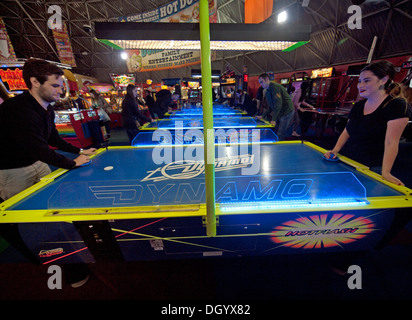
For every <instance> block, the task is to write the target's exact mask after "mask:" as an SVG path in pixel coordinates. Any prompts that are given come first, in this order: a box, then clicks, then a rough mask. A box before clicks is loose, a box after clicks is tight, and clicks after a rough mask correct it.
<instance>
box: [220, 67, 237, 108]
mask: <svg viewBox="0 0 412 320" xmlns="http://www.w3.org/2000/svg"><path fill="white" fill-rule="evenodd" d="M236 80H237V79H236V76H235V72H234V71H231V72H230V73H225V74H223V75H222V76H221V77H220V102H221V103H226V102H227V103H228V104H230V100H231V99H233V98H234V97H235V92H236V90H237V88H238V86H237V81H236Z"/></svg>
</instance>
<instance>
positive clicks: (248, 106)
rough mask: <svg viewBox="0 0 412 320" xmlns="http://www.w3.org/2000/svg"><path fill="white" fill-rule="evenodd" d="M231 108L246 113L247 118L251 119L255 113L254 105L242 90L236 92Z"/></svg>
mask: <svg viewBox="0 0 412 320" xmlns="http://www.w3.org/2000/svg"><path fill="white" fill-rule="evenodd" d="M233 107H235V108H239V109H242V110H244V111H246V112H247V114H248V116H251V117H253V116H254V115H255V114H256V111H257V108H256V105H255V103H254V102H253V100H252V98H251V97H250V96H249V95H248V94H247V93H246V92H244V91H243V90H242V89H237V90H236V93H235V99H234V101H233Z"/></svg>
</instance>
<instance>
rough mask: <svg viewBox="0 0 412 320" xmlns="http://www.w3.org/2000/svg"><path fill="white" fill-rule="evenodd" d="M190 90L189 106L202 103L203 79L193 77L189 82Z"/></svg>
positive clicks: (188, 95)
mask: <svg viewBox="0 0 412 320" xmlns="http://www.w3.org/2000/svg"><path fill="white" fill-rule="evenodd" d="M187 86H188V87H189V90H188V92H187V103H188V104H189V106H199V105H201V104H202V90H201V80H199V79H192V80H191V81H188V82H187Z"/></svg>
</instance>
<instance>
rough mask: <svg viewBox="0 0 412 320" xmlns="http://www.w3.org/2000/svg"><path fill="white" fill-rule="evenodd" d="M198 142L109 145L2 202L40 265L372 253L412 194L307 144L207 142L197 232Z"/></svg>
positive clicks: (2, 218)
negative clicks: (211, 169)
mask: <svg viewBox="0 0 412 320" xmlns="http://www.w3.org/2000/svg"><path fill="white" fill-rule="evenodd" d="M202 150H203V147H202V146H180V147H178V148H177V147H176V146H162V145H158V146H156V147H150V148H149V147H145V146H142V147H139V148H135V147H109V148H107V149H100V150H99V152H98V154H97V155H96V156H94V157H93V158H92V163H91V164H89V165H87V166H84V167H79V168H76V169H72V170H63V169H59V170H56V171H54V172H52V173H51V174H50V175H48V176H46V177H45V178H43V179H42V180H41V181H40V182H39V183H38V184H36V185H34V186H32V187H30V188H29V189H27V190H25V191H23V192H22V193H20V194H18V195H16V196H14V197H13V198H11V199H8V200H7V201H5V202H3V203H1V204H0V211H1V212H0V213H1V214H0V223H2V224H17V226H18V232H19V233H20V236H21V238H22V240H23V242H24V244H25V245H26V246H27V248H28V249H29V250H30V252H32V253H33V255H35V256H36V257H37V259H39V260H40V261H41V262H42V263H44V264H47V263H52V262H53V263H74V262H88V263H91V262H100V261H132V260H156V259H179V258H193V257H208V256H241V255H271V254H291V253H316V252H334V251H342V252H343V251H352V250H359V249H362V250H363V249H367V248H373V247H374V246H375V245H376V244H377V243H378V242H379V241H380V240H381V239H382V237H383V236H384V235H385V234H386V232H387V230H388V228H389V226H390V225H391V223H392V221H393V217H394V214H395V210H396V209H397V208H405V207H409V206H410V203H411V200H412V197H411V194H412V190H410V189H408V188H406V187H402V186H395V185H393V184H390V183H388V182H385V181H383V180H382V179H381V177H380V176H379V175H377V174H375V173H373V172H371V171H369V170H368V168H367V167H365V166H363V165H361V164H359V163H356V162H354V161H352V160H350V159H348V158H345V157H340V160H339V161H337V162H331V161H327V160H325V159H323V158H322V154H323V152H324V150H323V149H321V148H319V147H318V146H316V145H313V144H311V143H307V142H301V141H295V142H277V143H267V144H264V143H263V144H244V145H241V144H238V145H236V144H234V145H226V146H224V145H221V146H217V147H216V160H215V199H216V220H217V234H216V236H214V237H209V236H207V235H206V228H205V219H206V206H205V179H204V161H203V153H202Z"/></svg>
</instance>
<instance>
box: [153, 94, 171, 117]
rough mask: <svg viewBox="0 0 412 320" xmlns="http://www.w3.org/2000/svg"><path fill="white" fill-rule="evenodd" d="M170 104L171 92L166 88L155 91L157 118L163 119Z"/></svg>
mask: <svg viewBox="0 0 412 320" xmlns="http://www.w3.org/2000/svg"><path fill="white" fill-rule="evenodd" d="M171 104H172V93H171V92H170V91H169V90H167V89H162V90H160V91H158V92H157V93H156V101H155V113H156V114H157V116H158V117H159V119H163V118H164V115H165V113H166V112H168V111H169V107H170V105H171Z"/></svg>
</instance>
